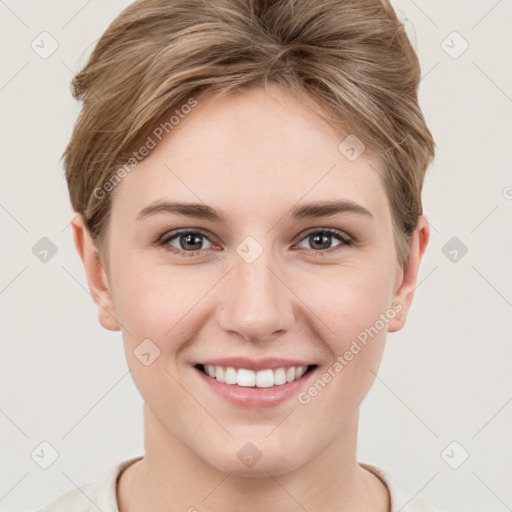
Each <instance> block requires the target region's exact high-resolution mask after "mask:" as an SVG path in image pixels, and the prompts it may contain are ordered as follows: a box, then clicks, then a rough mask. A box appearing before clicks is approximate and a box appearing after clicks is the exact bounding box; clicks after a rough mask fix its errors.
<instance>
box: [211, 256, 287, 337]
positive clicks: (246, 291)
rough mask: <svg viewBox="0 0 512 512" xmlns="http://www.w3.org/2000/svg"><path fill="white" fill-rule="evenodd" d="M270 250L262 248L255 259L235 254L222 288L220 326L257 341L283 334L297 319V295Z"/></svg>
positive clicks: (227, 330) (231, 332)
mask: <svg viewBox="0 0 512 512" xmlns="http://www.w3.org/2000/svg"><path fill="white" fill-rule="evenodd" d="M270 253H271V250H270V249H268V250H265V251H263V253H262V254H261V255H260V256H259V257H258V258H257V259H256V260H255V261H253V262H252V263H247V262H246V261H244V260H243V259H242V258H240V257H238V255H235V258H234V268H233V269H232V270H231V272H229V273H228V276H227V279H226V282H225V283H224V287H223V289H222V297H223V300H222V307H221V308H220V312H219V317H220V318H219V322H220V327H221V328H222V329H223V330H224V331H226V332H229V333H230V334H233V333H236V334H237V335H239V336H241V337H242V338H244V339H246V340H247V341H251V342H255V343H258V342H260V343H261V342H265V341H270V340H272V339H274V338H276V337H279V336H282V335H283V334H284V333H285V332H287V331H288V330H289V329H290V327H291V326H292V324H293V322H294V319H295V315H294V302H293V300H294V297H295V296H294V294H293V293H292V292H291V291H290V290H289V288H288V287H287V284H286V281H285V279H283V277H282V276H281V275H280V274H282V272H279V269H278V268H276V267H277V265H276V264H275V262H273V261H272V258H271V257H270V256H269V257H267V254H270Z"/></svg>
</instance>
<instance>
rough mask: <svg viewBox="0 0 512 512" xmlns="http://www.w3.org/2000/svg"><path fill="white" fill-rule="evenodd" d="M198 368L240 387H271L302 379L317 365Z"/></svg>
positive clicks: (220, 380)
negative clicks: (262, 367)
mask: <svg viewBox="0 0 512 512" xmlns="http://www.w3.org/2000/svg"><path fill="white" fill-rule="evenodd" d="M196 368H198V369H199V370H201V371H202V372H203V373H204V374H205V375H207V376H209V377H211V378H212V379H215V380H217V381H218V382H223V383H224V384H229V385H232V386H239V387H252V388H271V387H276V386H282V385H284V384H287V383H290V382H294V381H296V380H298V379H300V378H301V377H302V376H303V375H304V374H306V373H307V372H308V371H311V370H313V369H314V368H316V365H309V366H290V367H281V368H275V369H271V368H267V369H263V370H258V371H254V370H250V369H248V368H234V367H232V366H227V367H225V366H214V365H210V364H206V365H203V364H199V365H197V366H196Z"/></svg>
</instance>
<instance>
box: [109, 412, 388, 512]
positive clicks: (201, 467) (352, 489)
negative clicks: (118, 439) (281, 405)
mask: <svg viewBox="0 0 512 512" xmlns="http://www.w3.org/2000/svg"><path fill="white" fill-rule="evenodd" d="M358 417H359V414H358V410H357V412H356V413H355V414H354V416H353V417H352V418H350V421H348V422H347V424H346V425H345V426H344V428H343V429H342V430H341V431H340V433H339V435H338V436H337V437H336V438H335V439H334V440H333V442H332V443H331V444H330V445H329V446H328V447H327V448H326V449H325V450H323V451H322V452H321V453H318V454H317V455H316V456H315V457H313V458H311V459H310V460H309V461H308V462H307V463H306V464H304V465H302V466H301V467H299V468H298V469H296V470H293V471H290V472H286V471H281V472H268V471H267V472H264V473H263V474H259V475H258V476H240V475H236V474H234V473H233V472H224V471H220V470H218V469H216V468H215V467H213V466H211V465H210V464H208V463H206V462H205V461H204V460H203V459H201V458H200V457H199V456H198V455H197V454H195V453H194V452H193V451H191V450H190V449H189V448H188V447H187V446H186V445H184V444H183V443H182V442H181V441H180V439H179V438H178V437H176V436H175V435H174V434H173V433H171V432H169V430H168V429H166V428H165V426H164V425H163V424H162V423H161V422H160V421H159V420H158V418H157V417H156V416H155V415H154V414H153V412H152V411H151V410H150V409H149V407H147V406H146V405H145V406H144V437H145V441H144V444H145V455H144V458H143V459H142V460H140V461H138V462H136V463H135V464H132V465H131V466H129V467H128V468H127V469H126V470H125V471H124V472H123V473H122V475H121V477H120V478H119V481H118V492H117V494H118V502H119V510H120V512H132V511H136V510H152V511H153V512H160V511H162V512H163V511H164V510H165V511H166V512H168V511H169V510H184V511H190V512H195V511H197V510H201V511H205V512H207V511H214V510H223V511H225V512H231V511H233V512H234V511H237V510H240V508H242V507H243V509H244V511H246V512H256V511H260V510H262V508H263V507H264V509H265V510H266V511H267V512H292V511H294V512H295V511H296V510H298V507H299V508H303V509H305V510H323V511H324V512H331V511H332V512H334V511H336V512H355V511H356V510H372V512H373V511H375V512H388V511H389V495H388V492H387V489H386V487H385V486H384V484H382V482H380V480H378V478H377V477H376V476H374V475H373V474H371V473H369V472H368V471H366V470H365V469H363V468H361V467H360V466H359V464H358V462H357V458H356V449H357V426H358Z"/></svg>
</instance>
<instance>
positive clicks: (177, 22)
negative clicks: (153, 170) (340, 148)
mask: <svg viewBox="0 0 512 512" xmlns="http://www.w3.org/2000/svg"><path fill="white" fill-rule="evenodd" d="M268 82H271V83H275V84H280V85H284V86H286V87H288V88H289V89H290V90H292V91H294V92H296V93H297V94H299V96H300V97H302V98H303V99H305V100H307V99H308V98H309V99H311V100H313V103H314V104H316V105H317V106H320V110H321V112H319V114H321V115H322V116H323V117H324V118H325V119H326V120H328V121H329V122H331V123H335V124H336V125H337V126H339V128H340V134H341V133H344V134H348V133H352V134H355V135H356V136H357V137H358V138H360V139H361V140H362V141H364V143H365V145H367V146H368V148H370V149H371V148H372V147H374V148H376V149H378V151H379V152H380V154H381V156H382V161H383V164H384V172H383V173H382V179H383V183H384V186H385V189H386V193H387V197H388V199H389V202H390V205H391V211H392V217H393V227H394V234H395V245H396V249H397V255H398V259H399V261H400V263H405V262H406V261H407V258H408V254H409V240H410V237H411V235H412V233H413V232H414V230H415V228H416V226H417V221H418V217H419V216H420V215H422V213H423V212H422V203H421V190H422V187H423V181H424V176H425V172H426V169H427V167H428V165H429V164H430V162H431V160H432V159H433V157H434V147H435V144H434V141H433V139H432V135H431V133H430V131H429V130H428V128H427V126H426V123H425V120H424V118H423V115H422V112H421V110H420V107H419V105H418V86H419V82H420V65H419V61H418V57H417V55H416V53H415V51H414V49H413V48H412V46H411V43H410V41H409V39H408V37H407V34H406V33H405V29H404V26H403V24H402V22H400V21H399V20H398V18H397V16H396V14H395V12H394V10H393V8H392V7H391V5H390V4H389V2H388V1H387V0H214V1H211V0H138V1H136V2H134V3H133V4H131V5H130V6H128V7H127V8H126V9H125V10H124V11H123V12H122V13H121V14H120V15H119V16H118V17H117V18H116V19H115V20H114V21H113V22H112V23H111V24H110V26H109V27H108V29H107V30H106V31H105V33H104V34H103V35H102V37H101V38H100V39H99V40H98V42H97V44H96V46H95V48H94V50H93V52H92V54H91V56H90V57H89V60H88V62H87V64H86V65H85V67H84V68H83V69H82V70H81V71H80V72H79V73H78V74H77V75H76V76H75V77H74V79H73V81H72V91H73V95H74V97H75V98H76V99H78V100H82V101H83V105H82V108H81V112H80V116H79V118H78V120H77V123H76V125H75V127H74V130H73V133H72V136H71V140H70V142H69V144H68V146H67V148H66V150H65V152H64V154H63V158H64V168H65V172H66V180H67V184H68V188H69V193H70V198H71V204H72V207H73V209H74V210H75V211H76V212H78V213H81V214H82V215H83V216H84V219H85V222H86V224H87V227H88V229H89V231H90V233H91V235H92V236H93V238H94V239H95V242H96V244H97V245H98V247H99V249H100V254H101V255H102V256H103V257H105V255H106V243H105V232H106V226H107V224H108V218H109V213H110V207H111V195H112V194H106V195H105V197H101V198H98V194H97V193H95V190H99V189H103V188H102V187H104V186H105V184H106V183H107V182H108V180H109V179H111V177H112V175H113V173H115V171H116V169H119V168H120V167H121V166H123V165H125V164H126V162H127V161H128V160H129V159H130V158H131V157H132V153H133V151H134V149H136V148H137V145H138V144H139V145H140V143H141V141H143V140H144V139H145V138H146V137H147V136H148V134H149V133H151V131H152V130H153V128H154V126H155V125H156V123H157V122H158V121H160V120H161V119H162V118H164V117H165V116H166V115H168V114H169V113H171V112H173V111H175V110H176V109H177V108H178V107H180V106H182V105H183V104H185V103H186V102H187V100H189V99H190V98H191V97H194V98H199V96H200V95H201V94H203V93H211V92H215V93H218V94H219V95H224V94H228V93H229V92H236V91H240V90H242V89H244V88H248V87H258V86H263V87H266V86H267V83H268ZM169 115H170V114H169ZM340 141H341V139H340ZM106 264H107V266H108V262H106Z"/></svg>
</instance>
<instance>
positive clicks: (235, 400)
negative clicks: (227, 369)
mask: <svg viewBox="0 0 512 512" xmlns="http://www.w3.org/2000/svg"><path fill="white" fill-rule="evenodd" d="M193 369H194V370H195V371H196V372H197V373H198V374H199V377H200V378H201V379H202V380H203V381H204V382H205V383H206V384H207V385H208V386H209V387H210V389H212V390H213V391H214V392H215V393H217V394H218V395H220V396H221V397H222V398H224V399H225V400H227V401H228V402H230V403H232V404H234V405H236V406H238V407H251V408H262V407H274V406H276V405H279V404H281V403H283V402H284V401H286V400H288V399H289V398H291V397H292V396H296V395H298V393H299V392H300V390H301V389H302V388H304V387H305V386H306V384H307V382H308V381H309V379H310V377H311V376H312V375H313V374H314V373H315V372H316V370H317V369H318V366H317V367H316V368H314V369H313V370H311V371H309V372H307V373H305V374H304V375H303V376H302V377H300V379H297V380H294V381H293V382H287V383H286V384H281V385H280V386H273V387H270V388H256V387H244V386H237V385H234V384H226V383H225V382H219V381H218V380H217V379H214V378H212V377H209V376H208V375H206V374H204V373H203V372H202V371H201V370H199V369H198V368H196V367H193Z"/></svg>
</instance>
